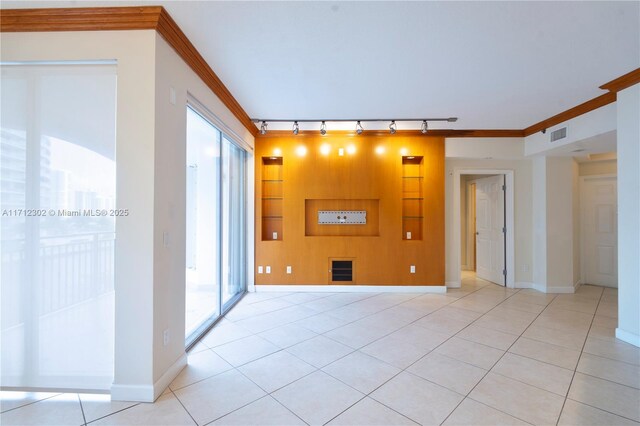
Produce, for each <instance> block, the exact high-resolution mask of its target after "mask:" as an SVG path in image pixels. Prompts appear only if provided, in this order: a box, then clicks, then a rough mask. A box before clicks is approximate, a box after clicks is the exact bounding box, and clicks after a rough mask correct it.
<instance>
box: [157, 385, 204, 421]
mask: <svg viewBox="0 0 640 426" xmlns="http://www.w3.org/2000/svg"><path fill="white" fill-rule="evenodd" d="M169 391H170V392H171V395H173V397H174V398H175V399H176V400H177V401H178V404H180V405H181V406H182V409H183V410H184V411H185V412H186V413H187V415H188V416H189V417H191V420H193V423H194V424H195V425H196V426H197V425H198V422H197V421H196V419H194V418H193V416H192V415H191V413H190V412H189V410H187V407H185V406H184V404H183V403H182V401H180V398H178V395H176V394H175V392H174V391H173V390H171V389H169ZM160 396H162V395H160ZM154 404H155V401H154Z"/></svg>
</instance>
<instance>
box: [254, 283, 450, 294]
mask: <svg viewBox="0 0 640 426" xmlns="http://www.w3.org/2000/svg"><path fill="white" fill-rule="evenodd" d="M261 291H295V292H297V291H312V292H314V293H315V292H318V293H320V292H326V293H446V292H447V287H445V286H443V285H284V284H283V285H256V292H261Z"/></svg>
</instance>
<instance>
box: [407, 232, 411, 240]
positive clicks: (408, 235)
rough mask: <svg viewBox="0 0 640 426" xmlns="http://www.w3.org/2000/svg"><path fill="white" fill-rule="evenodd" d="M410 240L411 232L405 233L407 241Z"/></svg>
mask: <svg viewBox="0 0 640 426" xmlns="http://www.w3.org/2000/svg"><path fill="white" fill-rule="evenodd" d="M410 239H411V232H407V240H410Z"/></svg>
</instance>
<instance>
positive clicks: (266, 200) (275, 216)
mask: <svg viewBox="0 0 640 426" xmlns="http://www.w3.org/2000/svg"><path fill="white" fill-rule="evenodd" d="M282 165H283V162H282V157H262V199H261V201H262V241H282V238H283V235H282V220H283V203H284V192H283V186H284V180H283V178H282V177H283V175H282Z"/></svg>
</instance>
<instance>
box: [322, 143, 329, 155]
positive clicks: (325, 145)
mask: <svg viewBox="0 0 640 426" xmlns="http://www.w3.org/2000/svg"><path fill="white" fill-rule="evenodd" d="M329 152H331V145H329V144H328V143H323V144H322V145H321V146H320V154H322V155H329Z"/></svg>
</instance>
